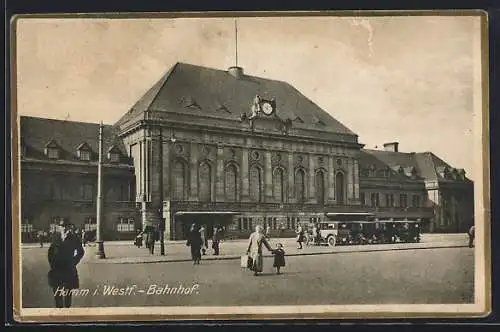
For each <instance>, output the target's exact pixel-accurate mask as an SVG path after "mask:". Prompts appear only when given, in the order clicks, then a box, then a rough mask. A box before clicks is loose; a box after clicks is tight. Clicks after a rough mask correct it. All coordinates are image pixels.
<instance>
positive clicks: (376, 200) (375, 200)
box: [371, 193, 380, 207]
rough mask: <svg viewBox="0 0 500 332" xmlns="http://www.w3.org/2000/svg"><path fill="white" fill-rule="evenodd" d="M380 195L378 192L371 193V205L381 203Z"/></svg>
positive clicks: (376, 205)
mask: <svg viewBox="0 0 500 332" xmlns="http://www.w3.org/2000/svg"><path fill="white" fill-rule="evenodd" d="M379 203H380V202H379V195H378V193H372V194H371V206H372V207H378V206H379V205H380V204H379Z"/></svg>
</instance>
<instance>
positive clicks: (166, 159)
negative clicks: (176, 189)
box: [162, 141, 170, 201]
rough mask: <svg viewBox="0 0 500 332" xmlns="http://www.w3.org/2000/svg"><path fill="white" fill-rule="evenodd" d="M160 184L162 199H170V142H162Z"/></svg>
mask: <svg viewBox="0 0 500 332" xmlns="http://www.w3.org/2000/svg"><path fill="white" fill-rule="evenodd" d="M162 169H163V171H162V185H163V199H164V200H165V201H167V200H170V143H169V142H168V141H163V142H162Z"/></svg>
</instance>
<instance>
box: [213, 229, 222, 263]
mask: <svg viewBox="0 0 500 332" xmlns="http://www.w3.org/2000/svg"><path fill="white" fill-rule="evenodd" d="M221 237H222V231H221V229H220V228H219V227H218V226H216V227H214V235H213V236H212V249H213V250H214V255H215V256H218V255H219V245H220V240H221Z"/></svg>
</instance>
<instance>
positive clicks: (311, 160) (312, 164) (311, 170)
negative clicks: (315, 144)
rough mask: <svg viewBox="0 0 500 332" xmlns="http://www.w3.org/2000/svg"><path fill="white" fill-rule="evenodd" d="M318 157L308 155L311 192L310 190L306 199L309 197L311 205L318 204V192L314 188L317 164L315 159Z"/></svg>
mask: <svg viewBox="0 0 500 332" xmlns="http://www.w3.org/2000/svg"><path fill="white" fill-rule="evenodd" d="M315 157H316V156H315V155H313V154H309V155H308V159H309V177H308V178H309V181H308V182H309V183H308V187H309V190H308V196H306V197H309V202H310V203H316V190H315V187H314V182H315V181H314V180H315V179H314V176H315V173H314V169H315V165H316V163H315V162H314V158H315Z"/></svg>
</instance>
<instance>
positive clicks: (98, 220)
mask: <svg viewBox="0 0 500 332" xmlns="http://www.w3.org/2000/svg"><path fill="white" fill-rule="evenodd" d="M102 131H103V124H102V122H101V124H100V125H99V163H98V166H97V218H96V223H97V225H96V226H97V230H96V242H97V252H96V257H97V258H99V259H103V258H106V254H105V253H104V241H103V240H102V205H103V197H102V182H103V181H102V162H103V160H102V159H103V156H102V154H103V146H102V145H103V143H102V141H103V133H102Z"/></svg>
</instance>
